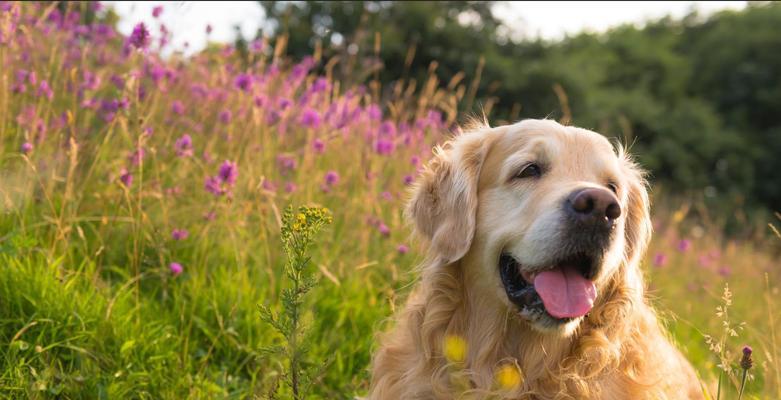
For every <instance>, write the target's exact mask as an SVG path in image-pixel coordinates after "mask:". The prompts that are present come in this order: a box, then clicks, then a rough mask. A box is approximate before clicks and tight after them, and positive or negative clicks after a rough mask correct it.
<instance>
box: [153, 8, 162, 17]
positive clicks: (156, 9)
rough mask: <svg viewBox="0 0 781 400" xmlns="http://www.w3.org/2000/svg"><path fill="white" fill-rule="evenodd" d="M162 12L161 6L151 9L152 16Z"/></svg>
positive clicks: (157, 15)
mask: <svg viewBox="0 0 781 400" xmlns="http://www.w3.org/2000/svg"><path fill="white" fill-rule="evenodd" d="M162 13H163V6H156V7H154V8H153V9H152V16H153V17H155V18H157V17H159V16H160V14H162Z"/></svg>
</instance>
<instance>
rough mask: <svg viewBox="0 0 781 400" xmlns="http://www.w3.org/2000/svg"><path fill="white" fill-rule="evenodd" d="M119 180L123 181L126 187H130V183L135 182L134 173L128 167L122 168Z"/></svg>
mask: <svg viewBox="0 0 781 400" xmlns="http://www.w3.org/2000/svg"><path fill="white" fill-rule="evenodd" d="M119 181H120V182H122V184H123V185H125V187H130V185H132V184H133V174H132V173H130V171H128V170H127V169H126V168H122V170H121V171H119Z"/></svg>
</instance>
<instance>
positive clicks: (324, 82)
mask: <svg viewBox="0 0 781 400" xmlns="http://www.w3.org/2000/svg"><path fill="white" fill-rule="evenodd" d="M311 90H312V92H313V93H319V92H324V91H326V90H328V79H325V78H317V80H315V82H314V83H313V84H312V89H311Z"/></svg>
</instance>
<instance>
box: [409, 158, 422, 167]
mask: <svg viewBox="0 0 781 400" xmlns="http://www.w3.org/2000/svg"><path fill="white" fill-rule="evenodd" d="M409 162H410V163H411V164H412V165H414V166H416V167H417V166H418V165H420V157H418V156H412V158H410V160H409Z"/></svg>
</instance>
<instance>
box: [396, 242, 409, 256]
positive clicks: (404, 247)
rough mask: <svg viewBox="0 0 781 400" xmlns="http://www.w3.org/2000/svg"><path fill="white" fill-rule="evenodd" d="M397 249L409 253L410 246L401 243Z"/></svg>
mask: <svg viewBox="0 0 781 400" xmlns="http://www.w3.org/2000/svg"><path fill="white" fill-rule="evenodd" d="M396 251H398V252H399V254H407V253H409V246H407V245H405V244H400V245H399V246H398V247H396Z"/></svg>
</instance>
